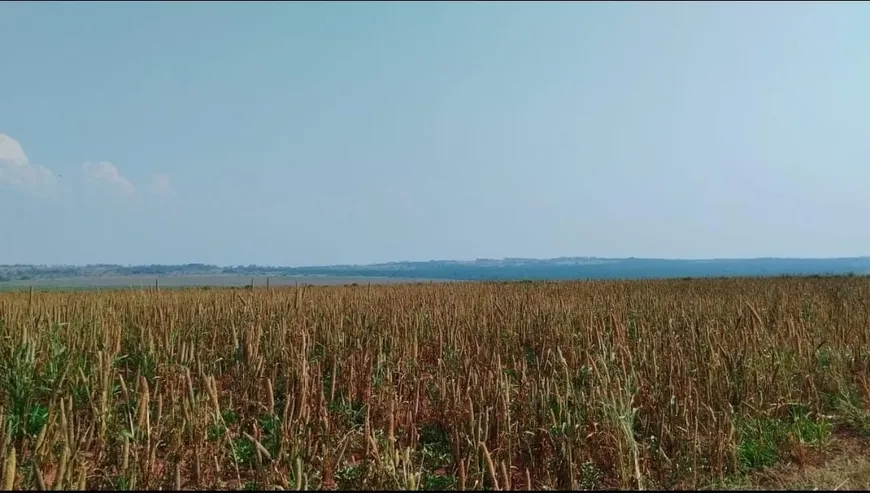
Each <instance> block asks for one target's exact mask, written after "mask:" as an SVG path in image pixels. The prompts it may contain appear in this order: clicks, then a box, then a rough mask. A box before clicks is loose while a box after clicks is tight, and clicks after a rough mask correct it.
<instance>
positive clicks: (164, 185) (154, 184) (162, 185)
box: [150, 173, 175, 195]
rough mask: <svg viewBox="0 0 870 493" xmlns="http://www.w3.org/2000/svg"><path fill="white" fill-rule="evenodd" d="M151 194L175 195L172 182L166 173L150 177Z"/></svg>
mask: <svg viewBox="0 0 870 493" xmlns="http://www.w3.org/2000/svg"><path fill="white" fill-rule="evenodd" d="M150 188H151V192H152V193H153V194H155V195H175V189H174V188H173V187H172V180H170V178H169V175H167V174H166V173H157V174H155V175H154V176H152V177H151V187H150Z"/></svg>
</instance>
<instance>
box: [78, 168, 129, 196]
mask: <svg viewBox="0 0 870 493" xmlns="http://www.w3.org/2000/svg"><path fill="white" fill-rule="evenodd" d="M82 169H83V170H84V172H85V179H86V180H87V181H88V183H91V184H93V185H97V186H101V187H104V188H106V189H108V190H111V191H113V192H114V193H117V194H119V195H122V196H125V197H135V196H136V186H135V185H133V182H131V181H130V180H128V179H127V178H126V177H125V176H124V175H122V174H121V172H120V171H118V168H117V167H116V166H115V165H114V164H112V163H110V162H108V161H100V162H96V163H90V162H88V163H84V164H83V165H82Z"/></svg>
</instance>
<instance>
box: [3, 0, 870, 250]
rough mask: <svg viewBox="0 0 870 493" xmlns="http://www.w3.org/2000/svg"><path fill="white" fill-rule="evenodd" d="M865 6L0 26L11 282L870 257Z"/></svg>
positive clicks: (28, 20) (72, 14)
mask: <svg viewBox="0 0 870 493" xmlns="http://www.w3.org/2000/svg"><path fill="white" fill-rule="evenodd" d="M867 26H870V4H868V3H863V2H844V3H834V2H828V3H826V2H818V3H812V2H795V3H788V2H774V3H761V2H734V3H731V2H722V3H715V2H697V3H692V2H674V3H664V2H661V3H659V2H643V3H628V2H603V3H592V2H555V3H544V2H529V3H521V2H504V3H497V2H493V3H483V2H467V3H464V2H456V3H446V2H445V3H441V2H416V3H400V2H372V3H364V2H357V3H341V2H321V3H313V2H312V3H303V2H295V3H289V2H288V3H280V2H264V3H256V2H238V3H234V2H191V3H181V2H173V3H158V2H143V3H133V2H130V3H127V2H124V3H121V2H118V3H112V2H94V3H83V2H69V3H60V2H0V264H10V263H34V264H88V263H118V264H125V265H126V264H144V263H149V264H150V263H187V262H202V263H213V264H218V265H240V264H241V265H248V264H258V265H285V266H301V265H326V264H356V263H360V264H363V263H372V262H385V261H400V260H429V259H474V258H479V257H486V258H501V257H537V258H549V257H558V256H600V257H628V256H635V257H657V258H734V257H768V256H778V257H786V256H791V257H837V256H859V255H868V254H870V228H868V227H867V218H868V217H870V160H868V158H870V156H868V154H870V123H868V120H867V118H868V115H870V90H868V88H870V30H868V29H867Z"/></svg>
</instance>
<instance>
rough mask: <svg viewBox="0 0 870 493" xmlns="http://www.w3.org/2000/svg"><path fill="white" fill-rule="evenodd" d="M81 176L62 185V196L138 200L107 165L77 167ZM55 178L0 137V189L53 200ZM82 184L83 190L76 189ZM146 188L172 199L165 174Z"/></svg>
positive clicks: (57, 188) (57, 182) (13, 143)
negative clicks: (95, 195)
mask: <svg viewBox="0 0 870 493" xmlns="http://www.w3.org/2000/svg"><path fill="white" fill-rule="evenodd" d="M81 172H82V181H75V180H74V181H73V182H65V185H64V186H63V188H64V190H65V191H66V192H72V193H87V192H88V191H89V190H90V191H91V192H94V191H101V192H103V193H108V194H110V195H114V196H115V197H120V198H122V199H128V200H134V201H137V200H138V198H139V197H138V191H137V188H136V185H135V184H134V183H133V182H132V181H131V180H130V179H129V178H127V177H126V176H124V175H123V174H122V173H121V171H120V170H119V169H118V167H117V166H115V164H113V163H111V162H109V161H97V162H86V163H84V164H82V165H81ZM58 178H59V175H58V174H56V173H55V172H54V171H52V170H50V169H48V168H46V167H44V166H39V165H35V164H32V163H31V162H30V159H28V157H27V154H25V153H24V149H23V148H22V147H21V144H19V143H18V141H17V140H15V139H13V138H12V137H10V136H9V135H6V134H0V189H2V188H4V187H14V188H17V189H19V190H22V191H24V192H26V193H29V194H31V195H34V196H37V197H48V198H56V197H57V196H58V195H59V192H60V189H61V186H60V181H61V180H59V179H58ZM64 181H65V180H64ZM83 182H84V183H83ZM82 184H84V185H85V188H84V189H79V188H80V186H81V185H82ZM147 188H148V191H149V192H150V193H152V194H154V195H160V196H170V195H175V189H174V187H173V186H172V180H171V179H170V177H169V175H168V174H166V173H156V174H154V175H153V176H152V178H151V182H150V183H149V184H148V187H147ZM77 189H78V190H77Z"/></svg>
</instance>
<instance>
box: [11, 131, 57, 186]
mask: <svg viewBox="0 0 870 493" xmlns="http://www.w3.org/2000/svg"><path fill="white" fill-rule="evenodd" d="M3 186H12V187H16V188H19V189H21V190H24V191H25V192H28V193H30V194H33V195H38V196H43V197H50V196H54V195H55V194H56V193H57V176H56V175H55V174H54V172H53V171H51V170H50V169H48V168H46V167H44V166H38V165H34V164H31V163H30V159H28V158H27V154H25V153H24V149H22V148H21V144H19V143H18V141H17V140H15V139H13V138H12V137H10V136H8V135H6V134H0V187H3Z"/></svg>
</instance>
